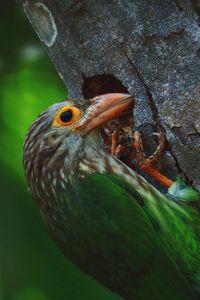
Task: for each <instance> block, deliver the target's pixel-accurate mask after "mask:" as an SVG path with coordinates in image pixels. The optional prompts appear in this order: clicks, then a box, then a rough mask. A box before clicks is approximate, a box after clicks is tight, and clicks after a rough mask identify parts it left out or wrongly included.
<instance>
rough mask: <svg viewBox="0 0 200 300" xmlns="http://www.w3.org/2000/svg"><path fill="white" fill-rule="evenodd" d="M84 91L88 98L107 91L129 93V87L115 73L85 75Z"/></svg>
mask: <svg viewBox="0 0 200 300" xmlns="http://www.w3.org/2000/svg"><path fill="white" fill-rule="evenodd" d="M83 78H84V82H83V85H82V93H83V96H84V97H85V98H86V99H90V98H93V97H95V96H98V95H102V94H106V93H129V92H128V89H127V87H125V86H124V85H123V84H122V82H121V81H120V80H119V79H117V78H116V77H115V76H114V75H113V74H103V75H95V76H91V77H83Z"/></svg>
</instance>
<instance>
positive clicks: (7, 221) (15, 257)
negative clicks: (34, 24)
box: [0, 0, 120, 300]
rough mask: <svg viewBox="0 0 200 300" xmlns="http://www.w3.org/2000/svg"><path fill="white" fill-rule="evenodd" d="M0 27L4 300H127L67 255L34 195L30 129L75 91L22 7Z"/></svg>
mask: <svg viewBox="0 0 200 300" xmlns="http://www.w3.org/2000/svg"><path fill="white" fill-rule="evenodd" d="M0 22H1V26H0V34H1V45H0V154H1V155H0V162H1V169H0V191H1V193H0V300H10V299H11V300H62V299H63V300H64V299H65V300H67V299H69V300H76V299H88V300H90V299H91V300H94V299H95V300H98V299H99V300H100V299H102V300H117V299H118V300H119V299H120V298H119V297H118V296H116V295H114V294H112V293H111V292H110V291H108V290H107V289H105V288H104V287H102V286H101V285H100V284H98V283H97V282H96V281H94V280H93V279H92V278H90V277H89V276H87V275H85V274H83V273H81V272H80V271H79V270H78V269H77V268H75V267H74V266H73V265H72V264H71V263H70V262H69V261H67V259H66V258H64V257H63V256H62V254H60V252H59V250H58V249H57V248H56V246H55V245H54V242H53V241H51V239H50V238H49V236H48V232H47V230H46V228H45V226H44V225H43V223H42V220H41V217H40V214H39V211H38V209H37V207H36V206H35V204H34V203H33V201H32V199H31V197H30V195H29V193H28V191H27V187H26V183H25V179H24V174H23V167H22V145H23V140H24V136H25V133H26V130H27V128H28V126H29V125H30V123H31V121H32V120H33V119H34V118H35V117H36V116H37V115H38V114H39V113H40V112H41V111H42V110H43V109H44V108H46V107H47V106H48V105H50V104H52V103H54V102H56V101H59V100H62V99H64V98H66V95H67V92H66V89H65V87H64V86H63V84H62V82H61V80H60V79H59V77H58V75H57V73H56V71H55V69H54V67H53V65H52V63H51V61H50V60H49V58H48V56H47V54H46V53H45V52H44V50H43V49H42V46H41V45H40V43H39V40H38V38H37V37H36V35H35V33H34V32H33V30H32V28H31V26H30V25H29V23H28V21H27V20H26V18H25V15H24V13H23V11H22V10H21V9H20V8H19V7H18V5H17V4H16V3H15V2H14V1H7V0H3V1H1V10H0Z"/></svg>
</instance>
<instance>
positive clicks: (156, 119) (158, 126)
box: [124, 47, 191, 183]
mask: <svg viewBox="0 0 200 300" xmlns="http://www.w3.org/2000/svg"><path fill="white" fill-rule="evenodd" d="M124 54H125V56H126V58H127V60H128V62H129V63H130V65H131V66H132V67H133V70H134V72H135V73H136V75H137V76H138V78H139V80H140V82H141V83H142V85H143V87H144V89H145V92H146V95H147V100H148V103H149V106H150V108H151V111H152V115H153V123H154V124H153V125H154V126H155V127H156V129H157V130H158V131H161V133H162V134H163V135H164V138H165V140H166V144H167V150H168V151H169V153H170V154H171V157H172V158H173V159H174V164H175V167H176V169H177V172H178V174H179V175H182V176H184V177H185V180H186V181H187V182H189V178H188V176H187V175H186V174H185V172H184V171H183V170H182V168H181V166H180V164H179V162H178V159H177V157H176V155H175V154H174V153H173V150H172V147H171V145H170V142H169V141H168V140H167V138H166V133H165V129H164V127H163V125H162V124H161V121H160V119H159V114H158V109H157V107H156V105H155V103H154V100H153V96H152V94H151V91H150V89H149V87H148V86H147V84H146V83H145V81H144V79H143V77H142V75H141V74H140V72H139V70H138V68H137V67H136V65H135V64H134V63H133V61H132V60H131V58H130V57H129V55H128V53H127V51H126V49H125V47H124ZM190 183H191V182H190Z"/></svg>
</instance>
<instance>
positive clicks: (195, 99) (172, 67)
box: [19, 0, 200, 190]
mask: <svg viewBox="0 0 200 300" xmlns="http://www.w3.org/2000/svg"><path fill="white" fill-rule="evenodd" d="M19 1H20V2H21V3H22V4H23V8H24V11H25V13H26V15H27V17H28V19H29V21H30V23H31V24H32V26H33V28H34V30H35V31H36V33H37V34H38V37H39V38H40V40H41V41H42V42H43V44H44V46H45V48H46V50H47V52H48V54H49V56H50V58H51V59H52V60H53V62H54V64H55V66H56V68H57V71H58V73H59V75H60V77H61V78H62V80H63V81H64V83H65V84H66V86H67V88H68V90H69V94H70V96H72V97H83V96H84V97H85V98H89V97H92V96H95V95H97V94H102V93H106V92H113V91H115V92H121V91H122V92H125V91H127V90H128V91H129V93H130V94H133V95H134V96H135V99H136V101H135V108H134V116H135V127H136V128H137V129H139V130H140V131H142V132H143V135H144V140H146V145H147V147H148V148H149V149H151V151H152V147H151V146H152V145H153V146H154V147H155V142H154V137H153V136H152V135H151V133H152V131H153V130H154V131H155V125H159V126H162V127H163V128H164V130H165V132H166V138H167V148H166V153H165V156H164V159H163V161H164V165H165V168H166V169H167V170H168V174H170V177H174V176H176V175H177V174H180V175H181V176H184V178H185V179H186V180H188V181H189V182H190V183H191V184H193V185H194V186H195V187H196V188H197V189H199V190H200V99H199V98H200V20H199V16H200V4H199V3H200V2H199V1H198V0H191V1H189V0H166V1H162V0H152V1H149V0H138V1H131V0H124V1H122V0H111V1H106V0H87V1H84V0H83V1H81V0H62V1H61V0H54V1H53V0H40V1H32V0H19ZM52 84H53V83H52ZM150 144H151V145H150ZM147 150H148V149H147Z"/></svg>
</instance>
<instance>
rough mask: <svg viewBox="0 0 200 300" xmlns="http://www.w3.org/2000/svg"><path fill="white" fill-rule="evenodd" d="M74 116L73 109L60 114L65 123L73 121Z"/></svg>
mask: <svg viewBox="0 0 200 300" xmlns="http://www.w3.org/2000/svg"><path fill="white" fill-rule="evenodd" d="M72 117H73V112H72V111H71V109H70V110H66V111H63V112H62V113H61V114H60V120H61V122H63V123H68V122H69V121H71V119H72Z"/></svg>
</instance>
